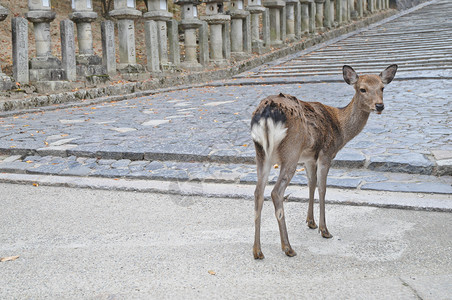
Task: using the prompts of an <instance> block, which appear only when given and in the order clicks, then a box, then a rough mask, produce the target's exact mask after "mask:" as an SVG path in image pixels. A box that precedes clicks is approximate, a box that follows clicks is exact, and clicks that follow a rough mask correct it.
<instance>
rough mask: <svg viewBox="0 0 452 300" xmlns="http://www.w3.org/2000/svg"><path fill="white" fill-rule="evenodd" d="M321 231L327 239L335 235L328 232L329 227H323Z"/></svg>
mask: <svg viewBox="0 0 452 300" xmlns="http://www.w3.org/2000/svg"><path fill="white" fill-rule="evenodd" d="M320 233H321V234H322V237H324V238H326V239H330V238H332V237H333V235H332V234H331V233H329V232H328V229H326V228H325V229H321V230H320Z"/></svg>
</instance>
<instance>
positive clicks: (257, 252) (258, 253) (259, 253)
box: [253, 249, 265, 259]
mask: <svg viewBox="0 0 452 300" xmlns="http://www.w3.org/2000/svg"><path fill="white" fill-rule="evenodd" d="M253 254H254V259H264V258H265V256H264V253H262V251H261V250H256V249H253Z"/></svg>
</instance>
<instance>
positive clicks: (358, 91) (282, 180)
mask: <svg viewBox="0 0 452 300" xmlns="http://www.w3.org/2000/svg"><path fill="white" fill-rule="evenodd" d="M396 71H397V65H390V66H389V67H387V68H386V69H385V70H384V71H383V72H381V73H380V75H362V76H358V75H357V74H356V72H355V71H354V70H353V68H351V67H350V66H344V67H343V68H342V72H343V76H344V80H345V82H346V83H348V84H350V85H353V86H354V88H355V95H354V96H353V99H352V101H351V102H350V103H349V104H348V105H347V106H346V107H344V108H336V107H331V106H327V105H324V104H322V103H319V102H304V101H301V100H298V99H297V98H295V97H293V96H289V95H284V94H279V95H274V96H269V97H267V98H265V99H264V100H262V101H261V103H260V104H259V106H258V107H257V109H256V110H255V111H254V113H253V116H252V120H251V136H252V138H253V141H254V146H255V148H256V163H257V184H256V190H255V192H254V197H255V236H254V247H253V254H254V258H256V259H263V258H264V255H263V253H262V251H261V243H260V226H261V211H262V206H263V202H264V189H265V185H266V184H267V181H268V175H269V173H270V170H271V168H272V166H273V165H274V164H275V163H278V164H280V174H279V177H278V179H277V181H276V184H275V186H274V188H273V190H272V192H271V197H272V200H273V204H274V206H275V214H276V218H277V220H278V225H279V233H280V235H281V247H282V250H283V251H284V252H285V254H286V255H287V256H295V255H296V253H295V251H294V250H293V249H292V247H291V246H290V243H289V238H288V235H287V228H286V221H285V216H284V207H283V200H284V191H285V190H286V188H287V186H288V185H289V183H290V180H291V179H292V177H293V175H294V173H295V170H296V168H297V164H298V163H299V162H303V163H304V165H305V168H306V174H307V177H308V186H309V206H308V215H307V219H306V222H307V224H308V227H309V228H312V229H314V228H317V225H316V223H315V221H314V208H313V207H314V192H315V188H316V186H317V183H318V191H319V204H320V221H319V232H321V234H322V236H323V237H324V238H331V237H332V235H331V234H330V233H329V232H328V229H327V228H326V222H325V193H326V179H327V175H328V171H329V169H330V166H331V161H332V160H333V159H334V157H335V156H336V154H337V152H338V151H339V150H340V149H341V148H342V147H344V146H345V144H347V143H348V142H349V141H350V140H351V139H353V138H354V137H355V136H356V135H357V134H358V133H360V132H361V130H362V129H363V128H364V125H366V122H367V119H368V118H369V114H370V113H371V112H372V111H376V112H377V113H378V114H380V113H381V112H382V111H383V109H384V105H383V89H384V86H385V85H386V84H388V83H390V82H391V81H392V79H393V78H394V76H395V74H396Z"/></svg>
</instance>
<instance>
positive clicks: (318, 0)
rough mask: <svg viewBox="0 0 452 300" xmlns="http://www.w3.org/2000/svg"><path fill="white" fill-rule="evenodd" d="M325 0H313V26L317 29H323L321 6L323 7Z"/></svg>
mask: <svg viewBox="0 0 452 300" xmlns="http://www.w3.org/2000/svg"><path fill="white" fill-rule="evenodd" d="M324 4H325V0H315V26H316V28H317V29H318V30H320V31H324V30H325V28H324V27H323V18H324V13H323V8H324Z"/></svg>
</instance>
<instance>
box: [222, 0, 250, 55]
mask: <svg viewBox="0 0 452 300" xmlns="http://www.w3.org/2000/svg"><path fill="white" fill-rule="evenodd" d="M228 15H230V16H231V36H230V40H231V55H233V56H234V57H235V58H236V59H243V58H246V57H248V56H249V54H250V53H251V32H250V30H251V23H250V12H249V11H246V10H245V7H244V4H243V0H232V1H231V7H230V10H229V12H228Z"/></svg>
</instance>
